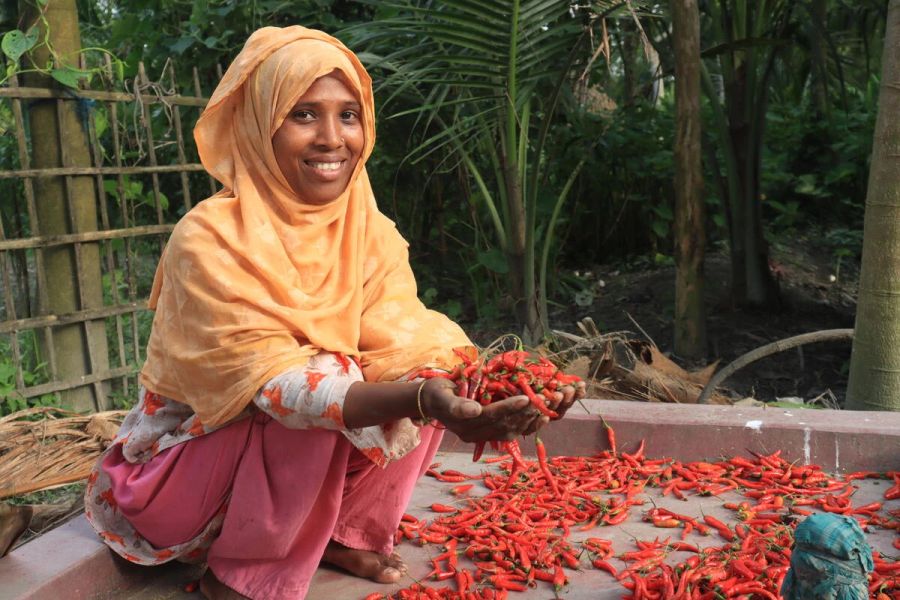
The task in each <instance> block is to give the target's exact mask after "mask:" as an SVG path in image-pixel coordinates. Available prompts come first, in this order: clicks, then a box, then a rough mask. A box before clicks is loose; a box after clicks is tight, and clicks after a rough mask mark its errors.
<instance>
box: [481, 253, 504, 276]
mask: <svg viewBox="0 0 900 600" xmlns="http://www.w3.org/2000/svg"><path fill="white" fill-rule="evenodd" d="M478 263H479V264H480V265H482V266H484V267H485V268H487V269H488V270H490V271H493V272H494V273H499V274H500V275H504V274H506V273H509V263H507V262H506V256H505V255H504V254H503V252H501V251H500V250H498V249H497V248H491V249H490V250H488V251H487V252H479V253H478Z"/></svg>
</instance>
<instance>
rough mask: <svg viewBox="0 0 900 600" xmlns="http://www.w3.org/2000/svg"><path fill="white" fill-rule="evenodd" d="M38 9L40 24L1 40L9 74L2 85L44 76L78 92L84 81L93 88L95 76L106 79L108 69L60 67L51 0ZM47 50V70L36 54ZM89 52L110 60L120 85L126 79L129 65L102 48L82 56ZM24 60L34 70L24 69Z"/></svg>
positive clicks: (82, 52)
mask: <svg viewBox="0 0 900 600" xmlns="http://www.w3.org/2000/svg"><path fill="white" fill-rule="evenodd" d="M35 1H36V5H35V6H36V8H37V9H38V23H35V24H34V25H32V26H31V27H30V28H28V29H27V30H26V31H23V30H21V29H12V30H10V31H7V32H6V33H4V34H3V37H2V39H0V50H2V51H3V54H4V55H5V56H6V58H7V65H6V72H5V73H4V74H3V77H2V79H0V85H4V84H5V83H6V82H7V81H9V79H10V78H11V77H13V76H14V75H19V74H23V73H40V74H42V75H47V76H49V77H52V78H53V79H54V80H56V81H58V82H59V83H61V84H62V85H64V86H66V87H68V88H72V89H78V86H79V84H80V83H81V81H82V80H86V81H87V83H88V84H90V82H91V79H93V76H94V75H102V74H103V72H104V69H103V68H102V67H93V68H89V69H79V68H77V67H73V66H71V65H64V66H57V65H61V64H62V60H61V58H60V56H59V54H58V53H57V52H56V50H55V48H54V47H53V45H52V44H51V43H50V24H49V22H48V21H47V18H46V17H45V15H44V12H45V11H46V9H47V5H48V4H49V1H50V0H35ZM41 26H43V33H44V34H43V39H41V29H42V27H41ZM41 48H46V50H47V52H48V54H49V55H50V56H49V58H48V59H47V61H46V63H45V64H44V66H40V65H38V64H37V61H36V60H35V55H34V52H35V51H36V50H38V49H41ZM88 52H100V53H102V54H106V55H107V56H109V57H110V59H111V61H112V65H113V69H114V73H115V77H116V79H117V80H118V81H122V80H124V78H125V63H124V62H123V61H121V60H119V59H118V58H117V57H116V56H114V55H113V54H112V53H111V52H110V51H109V50H106V49H105V48H99V47H91V48H82V49H81V50H79V51H78V56H81V55H85V54H87V53H88ZM22 56H28V57H29V58H30V59H31V64H32V65H33V66H32V67H30V68H27V69H23V68H22V67H21V65H20V59H21V58H22Z"/></svg>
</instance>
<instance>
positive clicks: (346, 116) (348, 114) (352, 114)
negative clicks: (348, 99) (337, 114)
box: [341, 110, 357, 121]
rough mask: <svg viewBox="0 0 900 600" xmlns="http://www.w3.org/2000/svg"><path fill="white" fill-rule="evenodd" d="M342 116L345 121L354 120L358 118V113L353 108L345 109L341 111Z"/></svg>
mask: <svg viewBox="0 0 900 600" xmlns="http://www.w3.org/2000/svg"><path fill="white" fill-rule="evenodd" d="M341 118H342V119H343V120H345V121H352V120H354V119H356V118H357V115H356V113H355V112H353V111H352V110H345V111H344V112H342V113H341Z"/></svg>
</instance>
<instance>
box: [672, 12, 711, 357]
mask: <svg viewBox="0 0 900 600" xmlns="http://www.w3.org/2000/svg"><path fill="white" fill-rule="evenodd" d="M672 37H673V44H674V46H675V110H676V115H675V118H676V134H675V262H676V274H675V353H676V354H678V355H679V356H685V357H690V358H700V357H702V356H705V355H706V315H705V312H704V308H703V256H704V251H705V245H706V229H705V227H704V221H705V212H706V211H705V209H704V205H703V171H702V168H701V142H700V135H701V125H700V122H701V121H700V11H699V8H698V5H697V0H673V2H672Z"/></svg>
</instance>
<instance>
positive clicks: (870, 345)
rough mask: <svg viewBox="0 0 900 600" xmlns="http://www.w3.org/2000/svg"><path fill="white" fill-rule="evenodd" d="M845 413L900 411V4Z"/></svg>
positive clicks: (894, 17) (886, 68) (890, 40)
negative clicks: (855, 411) (898, 116)
mask: <svg viewBox="0 0 900 600" xmlns="http://www.w3.org/2000/svg"><path fill="white" fill-rule="evenodd" d="M883 55H884V58H883V60H884V63H883V65H882V76H881V90H880V92H879V98H878V120H877V122H876V124H875V138H874V143H873V148H872V167H871V170H870V171H869V188H868V192H867V194H866V216H865V225H864V230H863V255H862V270H861V272H860V280H859V300H858V302H857V311H856V327H855V335H854V338H853V353H852V356H851V359H850V381H849V383H848V388H847V408H852V409H857V410H900V277H898V276H897V274H898V273H900V119H898V118H897V115H898V114H900V0H891V2H890V5H889V6H888V17H887V29H886V32H885V39H884V51H883Z"/></svg>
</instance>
